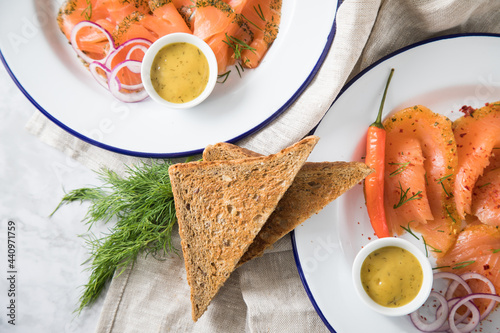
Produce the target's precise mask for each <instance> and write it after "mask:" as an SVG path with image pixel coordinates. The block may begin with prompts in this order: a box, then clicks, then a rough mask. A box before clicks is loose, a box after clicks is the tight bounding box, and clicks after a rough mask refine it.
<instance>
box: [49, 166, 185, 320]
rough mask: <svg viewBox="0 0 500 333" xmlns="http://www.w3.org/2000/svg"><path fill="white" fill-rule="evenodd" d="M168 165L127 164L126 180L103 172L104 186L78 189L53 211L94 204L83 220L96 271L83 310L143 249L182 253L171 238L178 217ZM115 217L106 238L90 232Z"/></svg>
mask: <svg viewBox="0 0 500 333" xmlns="http://www.w3.org/2000/svg"><path fill="white" fill-rule="evenodd" d="M169 166H170V163H168V162H152V163H151V164H146V163H143V164H141V165H138V166H135V167H133V168H128V169H127V173H128V177H126V178H122V177H120V176H119V175H118V174H116V173H115V172H113V171H110V170H103V171H101V172H100V173H99V175H100V178H101V180H102V181H103V183H104V185H103V186H100V187H94V188H81V189H76V190H73V191H71V192H69V193H68V194H66V195H65V196H64V197H63V199H62V201H61V203H60V204H59V205H58V207H57V208H56V209H55V211H54V213H55V212H56V211H57V210H58V209H59V208H60V207H61V206H62V205H63V204H68V203H71V202H75V201H79V202H84V201H89V202H90V203H91V204H90V207H89V209H88V212H87V215H86V216H85V218H84V221H85V222H86V223H87V224H88V225H89V233H88V234H87V235H83V237H84V239H85V241H86V244H87V246H88V248H89V252H90V258H89V260H88V262H89V263H90V266H89V270H90V271H91V275H90V278H89V281H88V283H87V284H86V285H85V286H84V291H83V294H82V296H81V298H80V305H79V308H78V312H81V310H82V309H83V308H84V307H86V306H88V305H91V304H92V303H93V302H95V300H96V299H97V298H98V296H99V294H100V293H101V291H102V290H103V288H104V286H105V285H106V283H107V282H108V281H109V280H110V279H111V278H112V277H113V275H114V274H115V272H117V273H118V274H121V273H122V272H123V270H124V269H125V268H126V267H127V266H128V265H130V264H132V263H134V262H135V261H136V259H137V256H138V255H139V254H140V253H142V252H145V253H146V255H148V254H151V255H153V256H156V255H158V254H163V253H168V252H174V253H177V250H176V249H175V248H174V246H173V244H172V238H171V236H172V230H173V226H174V224H175V222H176V216H175V205H174V198H173V193H172V188H171V185H170V178H169V176H168V168H169ZM54 213H52V214H54ZM112 219H116V224H115V225H114V226H113V227H111V228H110V229H109V233H107V234H105V235H104V236H103V237H100V238H98V237H96V236H95V235H93V234H92V233H91V232H90V229H91V227H92V225H93V224H95V223H97V222H104V223H107V222H109V221H110V220H112Z"/></svg>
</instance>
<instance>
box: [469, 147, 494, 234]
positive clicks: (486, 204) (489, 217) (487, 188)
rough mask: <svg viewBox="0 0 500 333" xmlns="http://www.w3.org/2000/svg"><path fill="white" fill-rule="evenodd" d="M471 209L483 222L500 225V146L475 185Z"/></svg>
mask: <svg viewBox="0 0 500 333" xmlns="http://www.w3.org/2000/svg"><path fill="white" fill-rule="evenodd" d="M471 211H472V215H474V216H476V217H477V218H478V219H479V221H481V222H482V223H485V224H489V225H493V226H497V227H500V147H495V148H494V149H493V152H492V154H491V157H490V162H489V165H488V166H487V167H486V168H485V170H484V173H483V175H482V176H481V177H479V179H478V180H477V182H476V184H475V185H474V190H473V191H472V206H471Z"/></svg>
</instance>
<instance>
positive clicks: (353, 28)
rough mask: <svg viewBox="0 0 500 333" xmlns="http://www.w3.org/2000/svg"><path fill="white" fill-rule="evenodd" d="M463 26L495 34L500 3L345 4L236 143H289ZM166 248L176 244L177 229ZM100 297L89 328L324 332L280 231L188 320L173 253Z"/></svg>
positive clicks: (68, 145) (113, 164) (83, 148)
mask: <svg viewBox="0 0 500 333" xmlns="http://www.w3.org/2000/svg"><path fill="white" fill-rule="evenodd" d="M285 1H286V0H285ZM464 32H494V33H500V2H498V1H492V0H489V1H488V0H482V1H473V2H472V1H462V0H443V1H412V0H387V1H380V0H365V1H355V0H345V1H344V2H342V4H341V5H340V7H339V9H338V12H337V19H336V35H335V40H334V42H333V44H332V46H331V49H330V51H329V53H328V55H327V58H326V59H325V62H324V63H323V65H322V67H321V69H320V71H319V72H318V73H317V75H316V77H315V78H314V80H313V81H312V83H311V84H310V86H309V87H308V88H307V89H306V91H305V92H304V93H303V94H302V95H301V96H300V98H299V99H298V100H297V101H296V102H295V103H294V104H293V105H292V106H291V107H290V108H289V109H288V110H287V111H286V112H284V113H283V114H282V115H281V116H279V117H278V118H277V119H276V120H274V121H273V122H272V123H271V124H270V125H268V126H267V127H266V128H264V129H263V130H261V131H260V132H258V133H256V134H255V135H252V136H250V137H248V138H245V139H243V140H241V142H239V144H240V145H242V146H244V147H246V148H249V149H252V150H255V151H258V152H260V153H263V154H270V153H274V152H276V151H278V150H280V149H282V148H284V147H286V146H289V145H290V144H291V143H294V142H296V141H298V140H300V139H301V138H302V137H303V136H305V135H307V133H309V131H310V130H311V129H312V128H314V127H315V126H316V125H317V124H318V122H319V121H320V120H321V118H322V117H323V115H324V114H325V113H326V111H327V110H328V108H329V106H330V105H331V103H332V102H333V100H334V99H335V97H336V96H337V94H338V93H339V91H340V89H341V88H342V86H343V85H344V84H345V83H346V82H347V81H348V79H349V78H351V77H353V76H354V75H355V74H357V73H359V71H361V70H362V69H363V68H365V67H367V66H369V65H370V64H371V63H373V62H374V61H377V60H378V59H380V58H381V57H383V56H385V55H387V54H389V53H391V52H393V51H395V50H397V49H399V48H401V47H404V46H406V45H409V44H411V43H414V42H417V41H420V40H424V39H427V38H430V37H435V36H439V35H446V34H451V33H464ZM346 112H348V110H346ZM27 129H28V130H29V131H30V132H32V133H33V134H35V135H37V136H38V137H39V138H40V139H41V140H42V141H44V142H46V143H48V144H50V145H52V146H54V147H56V148H58V149H60V150H61V151H63V152H64V153H66V154H67V155H69V156H71V157H72V158H74V159H75V160H77V161H80V162H81V163H83V164H84V165H86V166H88V167H89V168H92V169H96V170H97V169H99V168H101V167H107V168H110V169H112V170H115V171H117V172H118V173H122V174H123V171H124V169H125V168H124V165H133V164H135V163H137V161H138V160H139V159H138V158H135V157H131V156H125V155H120V154H116V153H112V152H109V151H105V150H102V149H101V148H98V147H95V146H92V145H89V144H87V143H85V142H82V141H80V140H79V139H77V138H75V137H73V136H71V135H69V134H68V133H66V132H64V131H63V130H61V129H60V128H59V127H57V126H56V125H54V124H53V123H52V122H50V121H49V120H48V119H47V118H45V117H44V116H43V115H41V114H38V113H37V114H35V115H34V116H33V118H32V119H31V120H30V122H29V123H28V124H27ZM174 244H175V245H176V247H177V248H178V249H180V240H179V237H178V235H177V234H175V235H174ZM346 283H350V281H346ZM105 297H106V298H105V300H104V305H103V310H102V313H101V317H100V320H99V323H98V327H97V332H98V333H104V332H106V333H110V332H324V331H327V329H326V327H325V325H324V324H323V323H322V321H321V319H320V317H319V316H318V315H317V314H316V312H315V310H314V308H313V306H312V305H311V302H310V301H309V299H308V298H307V295H306V293H305V292H304V289H303V286H302V284H301V282H300V278H299V275H298V273H297V269H296V267H295V263H294V259H293V254H292V251H291V246H290V241H289V238H288V237H285V238H284V239H283V240H281V241H280V242H278V243H277V244H276V246H275V249H274V250H272V251H269V252H267V253H266V254H265V255H264V256H263V257H261V258H256V259H254V260H252V261H250V262H248V263H246V264H245V265H243V266H242V267H240V268H238V269H237V270H236V271H235V272H234V273H233V274H232V275H231V277H230V278H229V280H228V281H227V282H226V284H225V285H224V286H223V287H222V288H221V290H220V292H219V294H218V295H217V296H216V297H215V299H214V300H213V302H212V303H211V305H210V306H209V308H208V310H207V312H206V313H205V314H204V315H203V316H202V317H201V318H200V319H199V320H198V322H196V323H193V322H192V320H191V313H190V310H191V307H190V301H189V286H188V285H187V282H186V277H185V270H184V264H183V260H182V257H181V256H176V255H168V256H167V258H166V260H163V261H158V260H156V259H154V258H153V257H151V256H149V257H141V258H139V260H138V261H137V263H136V264H135V265H133V266H130V267H127V268H126V270H125V271H124V272H123V273H122V274H120V275H119V276H116V277H115V278H114V279H113V280H112V282H111V284H110V286H109V289H108V291H107V294H106V296H105ZM331 324H332V325H333V326H335V324H334V323H331Z"/></svg>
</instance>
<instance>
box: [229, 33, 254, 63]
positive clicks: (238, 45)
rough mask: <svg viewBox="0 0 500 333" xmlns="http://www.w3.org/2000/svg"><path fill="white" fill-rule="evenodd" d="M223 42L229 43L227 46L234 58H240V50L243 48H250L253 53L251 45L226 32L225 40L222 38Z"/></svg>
mask: <svg viewBox="0 0 500 333" xmlns="http://www.w3.org/2000/svg"><path fill="white" fill-rule="evenodd" d="M223 42H224V43H226V44H227V45H229V47H230V48H232V49H233V51H234V59H236V60H238V59H241V51H243V50H250V51H252V52H253V53H255V48H253V47H251V46H250V45H248V44H247V43H245V42H244V41H242V40H241V39H239V38H236V37H233V36H229V35H228V34H227V33H226V40H223Z"/></svg>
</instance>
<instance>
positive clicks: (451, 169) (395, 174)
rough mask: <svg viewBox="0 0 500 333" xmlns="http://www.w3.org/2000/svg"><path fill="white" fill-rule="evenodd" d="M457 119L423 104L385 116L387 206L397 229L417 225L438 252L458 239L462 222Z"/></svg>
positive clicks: (402, 229)
mask: <svg viewBox="0 0 500 333" xmlns="http://www.w3.org/2000/svg"><path fill="white" fill-rule="evenodd" d="M451 125H452V123H451V121H450V120H449V119H448V118H446V117H445V116H443V115H440V114H437V113H434V112H432V111H431V110H429V109H428V108H426V107H424V106H421V105H417V106H414V107H410V108H406V109H404V110H401V111H398V112H396V113H395V114H393V115H392V116H391V117H389V118H387V119H386V120H385V121H384V127H385V129H386V131H387V138H386V155H385V184H384V188H385V210H386V216H387V223H388V225H389V227H390V230H391V232H392V233H396V234H399V235H400V234H402V233H403V232H404V230H408V228H411V229H413V230H416V231H418V232H420V233H421V234H422V236H423V237H424V241H425V243H426V245H427V246H428V247H429V248H430V249H431V251H433V252H434V254H435V255H436V256H441V255H443V254H444V253H445V252H446V251H447V250H448V249H449V248H450V247H451V246H452V245H453V243H454V241H455V239H456V236H457V234H458V229H459V223H458V216H457V214H456V210H455V205H454V201H453V199H452V196H451V193H452V189H453V186H454V179H455V174H454V173H455V169H456V165H457V158H456V145H455V140H454V136H453V131H452V127H451Z"/></svg>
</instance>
